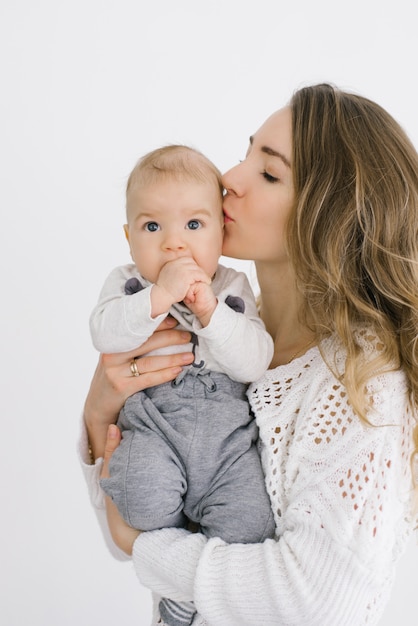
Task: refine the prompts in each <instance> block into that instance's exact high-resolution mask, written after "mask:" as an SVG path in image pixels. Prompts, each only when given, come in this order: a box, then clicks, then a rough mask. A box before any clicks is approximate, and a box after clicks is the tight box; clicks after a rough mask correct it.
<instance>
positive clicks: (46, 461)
mask: <svg viewBox="0 0 418 626" xmlns="http://www.w3.org/2000/svg"><path fill="white" fill-rule="evenodd" d="M414 5H415V2H414V0H397V1H396V2H394V1H393V0H392V1H390V2H389V1H388V0H351V1H350V2H339V1H338V0H328V1H327V0H316V1H312V0H299V1H298V0H288V2H282V1H281V0H270V1H269V0H254V1H248V2H246V1H245V0H213V1H211V0H205V1H204V2H201V1H200V0H150V1H147V2H144V1H142V0H136V1H135V0H118V1H114V2H112V1H110V0H72V1H71V2H70V1H65V0H61V1H60V0H36V1H32V0H2V1H1V4H0V65H1V67H0V70H1V71H0V81H1V82H0V89H1V91H0V203H1V204H0V206H1V229H0V238H1V239H0V254H1V264H0V268H1V269H0V271H1V283H0V284H1V290H2V299H1V305H0V314H1V333H2V339H1V349H2V372H1V378H0V380H1V385H2V390H1V395H0V398H1V400H0V401H1V415H2V422H1V423H2V430H1V452H0V463H1V477H2V485H3V489H2V514H1V532H0V569H1V576H2V581H1V587H0V595H1V598H0V621H1V623H2V624H4V626H57V625H59V626H95V625H96V624H97V625H99V624H100V626H114V624H116V623H118V624H123V626H130V625H132V626H134V625H135V626H148V624H149V620H150V597H149V594H148V592H147V591H146V590H145V589H143V588H141V587H140V585H139V583H138V582H137V581H136V579H135V575H134V572H133V569H132V566H131V564H130V563H124V564H122V563H118V562H116V561H114V560H113V559H112V558H111V557H110V555H109V554H108V553H107V551H106V549H105V547H104V544H103V542H102V538H101V536H100V534H99V529H98V526H97V524H96V521H95V518H94V514H93V511H92V509H91V507H90V505H89V501H88V497H87V492H86V488H85V485H84V483H83V478H82V475H81V471H80V469H79V466H78V461H77V457H76V452H75V447H76V439H77V435H78V425H79V415H80V413H81V409H82V405H83V401H84V397H85V395H86V393H87V389H88V385H89V381H90V377H91V375H92V372H93V369H94V366H95V362H96V357H97V355H96V353H95V352H94V350H93V348H92V347H91V344H90V337H89V333H88V316H89V313H90V310H91V308H92V307H93V305H94V303H95V301H96V298H97V295H98V290H99V287H100V286H101V284H102V281H103V279H104V277H105V276H106V275H107V273H108V271H109V270H110V269H111V268H112V267H113V266H114V265H118V264H121V263H125V262H128V261H129V256H128V249H127V245H126V242H125V241H124V238H123V232H122V224H123V221H124V198H123V193H124V185H125V182H126V177H127V175H128V173H129V171H130V169H131V167H132V166H133V164H134V162H135V161H136V159H137V158H138V157H139V156H140V155H141V154H142V153H144V152H145V151H147V150H149V149H151V148H154V147H156V146H159V145H161V144H164V143H173V142H185V143H190V144H192V145H195V146H196V147H198V148H200V149H201V150H202V151H203V152H205V153H206V154H207V155H208V156H209V157H210V158H212V159H213V160H214V161H215V162H216V163H217V165H218V166H219V167H220V168H221V169H222V170H225V169H227V168H228V167H230V166H232V165H233V164H235V163H236V162H237V160H238V159H240V158H242V156H243V154H244V153H245V149H246V145H247V138H248V136H249V135H250V134H251V133H252V132H254V130H256V129H257V127H258V126H259V125H260V124H261V123H262V122H263V121H264V119H265V118H266V117H267V116H268V115H269V114H270V113H272V112H273V111H274V110H276V109H277V108H280V107H281V106H282V105H284V104H285V103H286V102H287V100H288V98H289V97H290V95H291V93H292V91H293V90H294V89H296V88H297V87H299V86H301V85H303V84H306V83H312V82H318V81H331V82H334V83H336V84H337V85H339V86H340V87H343V88H347V89H350V90H354V91H357V92H360V93H362V94H364V95H366V96H368V97H370V98H372V99H374V100H376V101H378V102H379V103H380V104H382V105H383V106H384V107H385V108H387V109H388V110H389V111H390V112H391V113H392V114H393V115H394V117H396V118H397V119H398V120H399V121H400V122H401V124H402V125H403V126H404V128H405V129H406V130H407V131H408V132H409V134H410V135H411V137H412V139H413V141H414V142H415V144H416V145H417V144H418V122H417V91H416V71H417V70H416V64H417V60H418V55H417V41H418V38H417V27H416V18H415V16H414ZM246 269H247V266H246ZM417 579H418V551H417V547H416V545H415V543H414V542H411V545H410V546H409V550H408V552H407V554H406V556H405V557H404V559H403V561H402V563H401V566H400V570H399V577H398V581H397V585H396V587H395V590H394V593H393V597H392V599H391V601H390V604H389V606H388V609H387V612H386V616H385V619H384V620H383V622H382V624H383V625H384V626H392V625H393V624H394V623H398V622H399V623H402V625H403V626H412V624H416V608H415V607H416V599H415V597H414V596H415V595H416V593H415V585H416V581H417ZM400 616H402V617H400ZM254 626H262V625H260V624H257V625H254ZM336 626H338V625H336Z"/></svg>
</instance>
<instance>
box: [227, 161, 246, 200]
mask: <svg viewBox="0 0 418 626" xmlns="http://www.w3.org/2000/svg"><path fill="white" fill-rule="evenodd" d="M241 165H242V164H241V163H237V165H235V166H234V167H231V169H230V170H228V171H227V172H225V174H224V175H223V176H222V184H223V186H224V188H225V191H226V194H227V195H231V196H241V195H242V193H243V186H242V183H241V181H242V176H241Z"/></svg>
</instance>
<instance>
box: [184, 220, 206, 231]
mask: <svg viewBox="0 0 418 626" xmlns="http://www.w3.org/2000/svg"><path fill="white" fill-rule="evenodd" d="M201 226H202V224H201V222H200V221H199V220H189V221H188V222H187V228H188V229H189V230H198V229H199V228H201Z"/></svg>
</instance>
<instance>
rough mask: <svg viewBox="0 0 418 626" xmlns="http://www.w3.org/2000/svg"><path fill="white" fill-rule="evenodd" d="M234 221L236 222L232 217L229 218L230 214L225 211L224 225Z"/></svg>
mask: <svg viewBox="0 0 418 626" xmlns="http://www.w3.org/2000/svg"><path fill="white" fill-rule="evenodd" d="M233 221H234V220H233V219H232V217H229V215H228V213H227V212H226V211H225V209H224V223H225V224H228V222H233Z"/></svg>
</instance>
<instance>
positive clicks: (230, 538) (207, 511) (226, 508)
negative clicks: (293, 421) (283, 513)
mask: <svg viewBox="0 0 418 626" xmlns="http://www.w3.org/2000/svg"><path fill="white" fill-rule="evenodd" d="M199 508H200V515H201V520H200V526H201V528H202V532H203V533H204V534H205V535H206V536H207V537H220V538H221V539H223V540H224V541H226V542H227V543H258V542H262V541H264V540H265V539H267V538H272V537H274V532H275V523H274V518H273V512H272V509H271V503H270V498H269V496H268V494H267V491H266V487H265V479H264V474H263V470H262V467H261V462H260V457H259V454H258V451H257V449H256V447H255V445H253V446H252V447H251V448H249V449H248V450H247V452H245V453H244V454H243V455H242V456H240V457H239V458H238V459H237V460H236V461H235V462H234V463H233V464H232V465H231V466H230V467H229V468H228V469H227V470H226V471H225V472H224V473H223V474H221V475H220V477H219V479H218V480H217V481H216V483H215V484H214V487H213V489H212V490H211V491H210V492H209V493H208V494H207V495H206V496H204V497H203V499H202V501H201V504H200V507H199Z"/></svg>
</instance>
